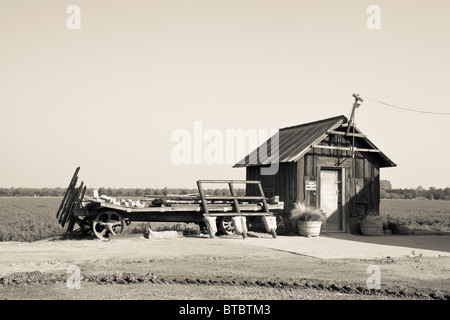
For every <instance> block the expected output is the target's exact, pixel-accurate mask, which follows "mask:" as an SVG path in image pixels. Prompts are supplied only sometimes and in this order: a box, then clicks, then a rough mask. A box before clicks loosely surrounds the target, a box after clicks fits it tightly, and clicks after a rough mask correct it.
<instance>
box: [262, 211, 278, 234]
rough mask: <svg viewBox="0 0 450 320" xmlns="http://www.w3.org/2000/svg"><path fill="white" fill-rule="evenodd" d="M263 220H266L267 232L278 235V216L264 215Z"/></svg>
mask: <svg viewBox="0 0 450 320" xmlns="http://www.w3.org/2000/svg"><path fill="white" fill-rule="evenodd" d="M262 221H263V222H264V227H265V228H266V231H267V232H270V233H271V234H272V237H274V238H276V237H277V233H276V230H277V218H276V217H274V216H263V217H262Z"/></svg>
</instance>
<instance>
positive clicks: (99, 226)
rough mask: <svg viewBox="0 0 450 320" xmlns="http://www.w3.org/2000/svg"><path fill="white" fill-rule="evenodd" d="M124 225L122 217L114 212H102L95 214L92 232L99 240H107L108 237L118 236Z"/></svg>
mask: <svg viewBox="0 0 450 320" xmlns="http://www.w3.org/2000/svg"><path fill="white" fill-rule="evenodd" d="M124 226H125V223H124V221H123V217H122V215H120V214H119V213H117V212H115V211H112V210H111V211H103V212H100V213H99V214H97V216H96V217H95V219H94V221H93V222H92V231H93V232H94V234H95V236H96V237H97V238H99V239H100V240H109V236H110V235H111V234H112V235H113V236H117V235H120V234H121V233H122V231H123V229H124Z"/></svg>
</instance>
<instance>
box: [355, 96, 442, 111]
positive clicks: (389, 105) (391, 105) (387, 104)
mask: <svg viewBox="0 0 450 320" xmlns="http://www.w3.org/2000/svg"><path fill="white" fill-rule="evenodd" d="M364 97H365V98H366V99H369V100H372V101H375V102H378V103H381V104H384V105H386V106H388V107H392V108H397V109H401V110H407V111H412V112H419V113H428V114H439V115H446V116H448V115H450V112H433V111H423V110H415V109H409V108H403V107H399V106H394V105H393V104H390V103H386V102H383V101H379V100H376V99H372V98H369V97H366V96H364Z"/></svg>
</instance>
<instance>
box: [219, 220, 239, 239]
mask: <svg viewBox="0 0 450 320" xmlns="http://www.w3.org/2000/svg"><path fill="white" fill-rule="evenodd" d="M218 220H219V229H220V231H221V232H222V233H223V234H227V235H232V234H235V233H236V229H235V227H234V223H233V217H231V216H226V217H221V218H220V219H218Z"/></svg>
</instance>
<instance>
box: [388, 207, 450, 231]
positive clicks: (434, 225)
mask: <svg viewBox="0 0 450 320" xmlns="http://www.w3.org/2000/svg"><path fill="white" fill-rule="evenodd" d="M380 214H381V215H382V216H383V217H385V218H386V220H387V223H386V224H387V226H386V227H387V228H389V229H390V230H391V231H392V232H393V233H394V234H414V233H421V232H422V233H423V232H429V231H433V232H450V201H445V200H443V201H440V200H403V199H398V200H381V203H380Z"/></svg>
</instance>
